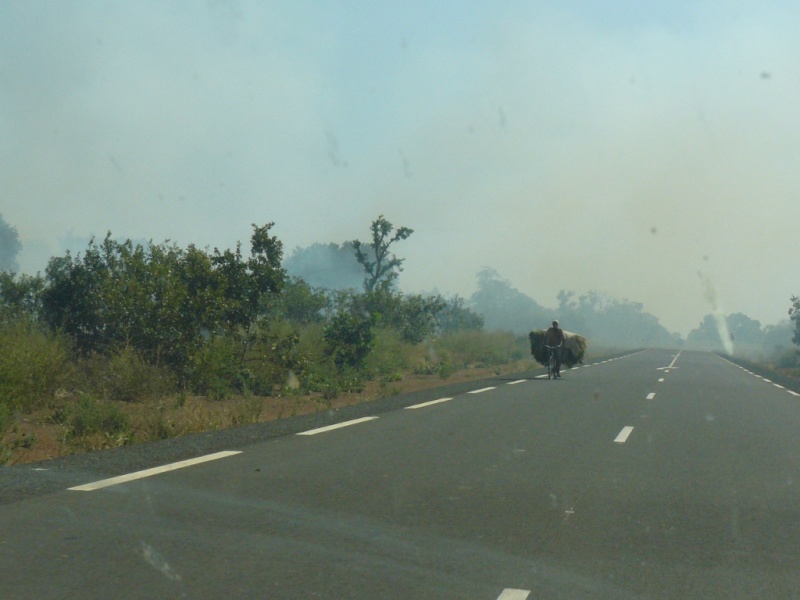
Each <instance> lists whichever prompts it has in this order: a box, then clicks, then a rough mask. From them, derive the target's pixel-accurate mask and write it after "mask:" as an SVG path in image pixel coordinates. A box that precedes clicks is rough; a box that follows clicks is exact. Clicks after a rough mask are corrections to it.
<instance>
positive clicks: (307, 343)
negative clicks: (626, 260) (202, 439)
mask: <svg viewBox="0 0 800 600" xmlns="http://www.w3.org/2000/svg"><path fill="white" fill-rule="evenodd" d="M271 227H272V224H267V225H265V226H262V227H259V226H255V225H254V226H253V234H252V237H251V240H250V242H251V243H250V251H249V254H248V255H247V256H245V253H244V252H243V251H242V249H241V248H240V247H237V248H235V249H233V250H225V251H220V250H218V249H216V248H215V249H214V250H213V251H209V250H203V249H199V248H197V247H195V246H189V247H187V248H180V247H178V246H176V245H174V244H168V243H164V244H153V243H150V244H148V245H135V244H133V243H132V242H130V241H125V242H118V241H116V240H114V239H113V238H112V236H111V234H109V235H107V236H106V237H105V239H103V240H102V241H100V242H95V241H92V242H91V243H90V244H89V246H88V248H86V250H85V251H84V252H82V253H80V254H78V255H76V256H72V255H70V254H69V253H67V254H66V255H65V256H61V257H54V258H53V259H51V261H50V263H49V264H48V267H47V270H46V272H45V274H44V275H43V276H37V277H29V276H24V275H22V276H15V275H13V274H10V273H2V274H0V464H10V463H16V462H20V461H26V460H29V458H30V457H37V458H46V457H48V456H59V455H63V454H67V453H71V452H78V451H86V450H94V449H99V448H106V447H114V446H120V445H125V444H129V443H135V442H141V441H147V440H154V439H163V438H167V437H173V436H176V435H183V434H187V433H192V432H197V431H204V430H209V429H216V428H223V427H230V426H235V425H241V424H245V423H251V422H257V421H262V420H269V419H274V418H281V417H284V416H290V415H293V414H298V413H301V412H308V411H313V410H320V409H328V408H331V407H334V406H337V405H342V404H346V403H353V402H359V401H364V400H369V399H375V398H379V397H381V396H386V395H391V394H397V393H400V392H402V391H405V390H408V389H412V388H413V387H415V386H416V387H419V386H423V385H431V384H433V383H435V382H441V381H442V380H447V379H450V378H453V377H457V376H460V377H466V376H473V377H474V376H481V375H483V376H487V375H491V374H492V373H495V372H501V371H503V369H506V370H508V369H513V368H523V367H521V366H520V363H521V361H525V359H526V358H527V354H528V351H527V348H526V340H525V339H524V337H522V336H514V335H513V334H510V333H490V332H486V331H484V330H483V320H482V318H481V317H480V316H479V315H477V314H476V313H474V312H472V311H471V310H469V309H468V308H466V307H465V306H464V303H463V301H462V300H461V299H459V298H451V299H446V298H444V297H442V296H440V295H427V296H423V295H408V294H403V293H401V292H399V291H398V290H397V289H396V287H395V285H394V282H395V280H396V277H397V274H398V272H399V270H400V266H401V264H402V259H398V258H397V257H396V256H394V255H393V254H392V253H391V246H392V245H393V244H394V243H396V242H399V241H401V240H404V239H406V238H407V237H408V236H410V235H411V233H412V231H411V230H410V229H408V228H399V229H397V230H395V229H394V227H393V226H392V225H391V223H389V222H388V221H386V220H385V219H384V218H383V217H380V218H379V219H377V220H376V221H375V222H374V223H373V225H372V228H371V233H372V236H371V239H370V240H369V241H368V242H365V243H363V244H362V243H360V242H358V241H356V242H354V243H353V247H354V248H355V249H357V252H356V253H355V256H354V259H356V260H357V261H358V262H357V264H359V265H361V267H362V272H363V274H364V282H363V286H362V289H360V290H359V289H353V288H349V289H330V288H316V287H312V286H311V285H309V284H308V283H307V282H306V281H304V280H303V279H301V278H299V277H293V276H290V275H289V274H288V273H287V272H286V271H285V270H284V268H283V267H282V258H283V249H282V245H281V243H280V241H279V240H278V239H277V238H275V237H274V236H272V235H271V232H270V229H271ZM522 364H524V362H522ZM459 373H460V375H459ZM467 374H468V375H467ZM26 457H27V458H26Z"/></svg>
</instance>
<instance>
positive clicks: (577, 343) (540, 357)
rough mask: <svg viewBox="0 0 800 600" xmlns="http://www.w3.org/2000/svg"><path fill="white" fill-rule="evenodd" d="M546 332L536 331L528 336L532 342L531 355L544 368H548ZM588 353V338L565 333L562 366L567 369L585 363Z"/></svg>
mask: <svg viewBox="0 0 800 600" xmlns="http://www.w3.org/2000/svg"><path fill="white" fill-rule="evenodd" d="M544 336H545V331H544V330H543V329H534V330H533V331H531V332H530V333H529V334H528V339H529V340H530V341H531V354H533V358H535V359H536V362H538V363H539V364H540V365H542V366H547V359H548V354H547V348H546V347H545V343H544ZM585 353H586V338H584V337H583V336H581V335H578V334H577V333H571V332H569V331H565V332H564V347H563V348H562V349H561V364H562V365H563V366H565V367H567V368H570V369H571V368H572V367H574V366H575V365H576V364H578V363H582V362H583V355H584V354H585Z"/></svg>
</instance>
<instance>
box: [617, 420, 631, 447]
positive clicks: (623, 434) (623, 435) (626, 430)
mask: <svg viewBox="0 0 800 600" xmlns="http://www.w3.org/2000/svg"><path fill="white" fill-rule="evenodd" d="M632 431H633V427H632V426H630V425H626V426H625V427H623V428H622V431H620V432H619V433H618V434H617V437H616V438H614V442H615V443H617V444H624V443H625V441H626V440H627V439H628V436H629V435H630V434H631V432H632Z"/></svg>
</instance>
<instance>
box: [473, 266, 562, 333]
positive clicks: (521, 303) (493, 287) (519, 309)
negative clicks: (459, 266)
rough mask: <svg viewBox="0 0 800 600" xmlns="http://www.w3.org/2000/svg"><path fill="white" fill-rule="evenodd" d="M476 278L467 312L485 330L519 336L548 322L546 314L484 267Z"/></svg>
mask: <svg viewBox="0 0 800 600" xmlns="http://www.w3.org/2000/svg"><path fill="white" fill-rule="evenodd" d="M477 277H478V289H477V290H476V291H475V292H474V293H473V294H472V296H471V297H470V299H469V308H470V309H471V310H473V311H475V312H476V313H477V314H478V315H479V316H481V317H482V318H483V320H484V323H485V326H486V328H487V329H491V330H503V331H512V332H514V333H520V334H521V333H527V332H529V331H530V330H531V328H534V327H537V326H540V327H541V326H544V325H548V324H549V323H550V321H551V320H552V313H551V312H550V311H547V310H545V308H544V307H542V306H541V305H540V304H539V303H537V302H536V301H535V300H534V299H533V298H531V297H530V296H527V295H525V294H523V293H522V292H520V291H519V290H518V289H516V288H515V287H513V286H512V285H511V283H510V282H509V281H507V280H505V279H502V278H501V277H500V274H499V273H498V272H497V271H496V270H494V269H492V268H490V267H484V268H483V269H481V270H480V271H479V272H478V274H477Z"/></svg>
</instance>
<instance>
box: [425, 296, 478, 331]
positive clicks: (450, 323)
mask: <svg viewBox="0 0 800 600" xmlns="http://www.w3.org/2000/svg"><path fill="white" fill-rule="evenodd" d="M436 326H437V329H438V330H439V331H441V332H443V333H448V332H452V331H459V330H481V329H483V317H482V316H481V315H479V314H478V313H476V312H475V311H473V310H471V309H469V308H467V306H466V303H465V300H464V298H462V297H461V296H458V295H456V296H453V297H452V298H450V299H449V300H446V301H445V306H444V308H442V310H441V311H439V313H438V314H437V316H436Z"/></svg>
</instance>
